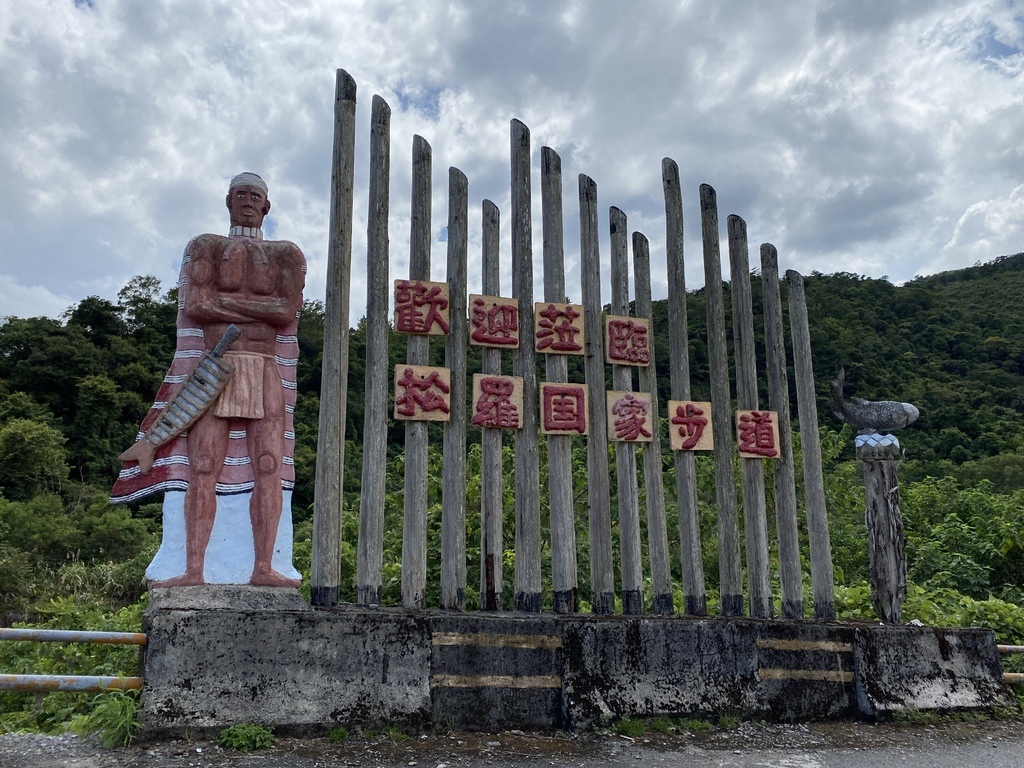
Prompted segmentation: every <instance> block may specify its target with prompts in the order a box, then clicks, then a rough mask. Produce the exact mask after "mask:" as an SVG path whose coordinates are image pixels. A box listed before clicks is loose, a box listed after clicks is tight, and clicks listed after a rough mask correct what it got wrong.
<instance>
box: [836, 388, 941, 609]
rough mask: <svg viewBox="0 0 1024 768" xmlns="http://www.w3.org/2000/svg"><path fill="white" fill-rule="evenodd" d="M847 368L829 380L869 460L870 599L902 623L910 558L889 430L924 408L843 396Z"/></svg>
mask: <svg viewBox="0 0 1024 768" xmlns="http://www.w3.org/2000/svg"><path fill="white" fill-rule="evenodd" d="M845 379H846V372H845V370H843V369H840V371H839V376H837V377H836V379H835V380H834V381H832V382H831V384H830V389H831V390H832V400H833V402H834V404H835V415H836V417H837V418H838V419H839V420H840V421H845V422H846V423H847V424H849V425H850V426H851V427H853V428H854V429H856V430H857V437H856V439H855V440H854V444H855V446H856V448H857V458H858V459H860V460H861V461H862V462H864V465H863V469H864V491H865V501H866V503H867V510H866V513H865V522H866V524H867V528H868V556H869V557H868V561H869V563H870V567H871V603H872V605H874V607H875V612H876V613H877V614H878V618H880V619H881V620H882V621H888V622H892V623H893V624H898V623H899V621H900V611H901V608H902V605H903V601H904V600H906V599H907V560H906V557H905V555H904V552H903V550H904V546H905V544H906V539H905V537H904V535H903V516H902V515H901V514H900V483H899V478H898V476H897V468H898V466H899V459H900V442H899V440H897V439H896V437H895V436H894V435H891V434H885V433H887V432H889V431H892V430H896V429H900V428H901V427H905V426H907V425H908V424H911V423H913V422H915V421H917V418H918V416H920V415H921V414H920V411H918V410H917V408H916V407H915V406H913V405H911V404H910V403H898V402H895V401H892V400H881V401H878V402H870V401H868V400H863V399H861V398H858V397H855V398H852V399H851V400H849V401H847V400H845V399H844V398H843V385H844V383H845Z"/></svg>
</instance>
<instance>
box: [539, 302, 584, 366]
mask: <svg viewBox="0 0 1024 768" xmlns="http://www.w3.org/2000/svg"><path fill="white" fill-rule="evenodd" d="M535 307H536V312H535V314H536V317H537V325H536V328H535V329H534V336H535V340H536V345H535V347H534V348H535V349H536V350H537V351H538V352H547V353H556V354H562V355H580V354H583V341H582V338H580V339H577V338H576V337H577V336H579V337H582V336H583V307H581V306H579V305H578V304H543V303H542V304H537V305H535Z"/></svg>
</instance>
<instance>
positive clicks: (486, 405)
mask: <svg viewBox="0 0 1024 768" xmlns="http://www.w3.org/2000/svg"><path fill="white" fill-rule="evenodd" d="M522 412H523V379H522V377H521V376H488V375H486V374H482V373H475V374H473V419H472V421H473V423H474V424H475V425H476V426H478V427H487V428H490V429H521V428H522V426H523V424H522V419H521V417H520V414H522Z"/></svg>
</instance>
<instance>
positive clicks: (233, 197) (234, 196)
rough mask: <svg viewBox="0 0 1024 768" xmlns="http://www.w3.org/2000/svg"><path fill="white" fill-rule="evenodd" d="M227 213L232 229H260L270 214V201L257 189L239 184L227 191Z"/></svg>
mask: <svg viewBox="0 0 1024 768" xmlns="http://www.w3.org/2000/svg"><path fill="white" fill-rule="evenodd" d="M227 205H228V211H230V212H231V226H233V227H261V226H263V218H264V217H265V216H266V215H267V214H268V213H269V212H270V200H268V199H267V197H266V195H264V194H263V190H261V189H260V188H259V187H253V186H250V185H248V184H241V185H239V186H237V187H234V188H233V189H231V190H229V191H228V196H227Z"/></svg>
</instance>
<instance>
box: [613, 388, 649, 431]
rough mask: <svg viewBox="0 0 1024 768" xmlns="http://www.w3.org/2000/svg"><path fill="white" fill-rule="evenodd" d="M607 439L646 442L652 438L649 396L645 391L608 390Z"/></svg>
mask: <svg viewBox="0 0 1024 768" xmlns="http://www.w3.org/2000/svg"><path fill="white" fill-rule="evenodd" d="M607 398H608V439H609V440H613V441H619V442H648V441H650V440H651V439H652V437H653V433H652V431H651V430H652V424H651V421H652V420H651V396H650V395H649V394H648V393H646V392H608V393H607Z"/></svg>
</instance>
